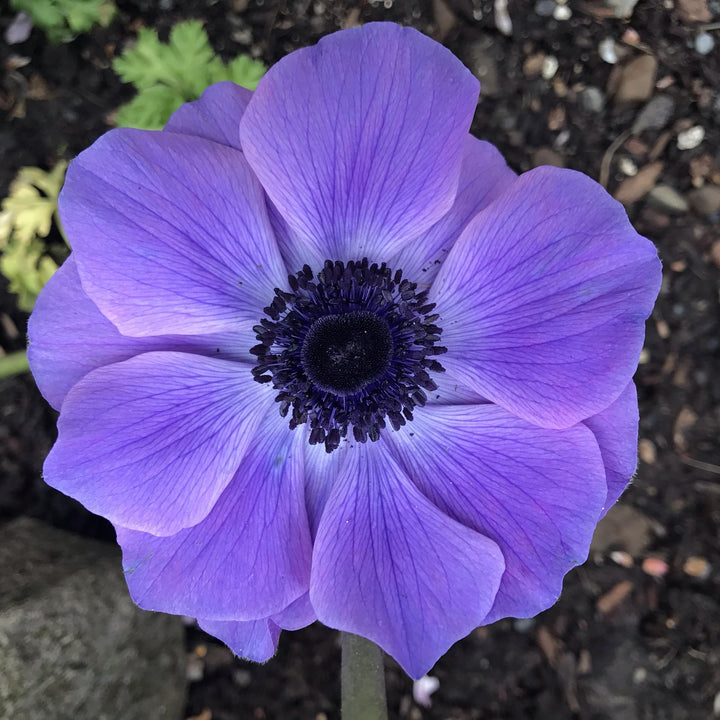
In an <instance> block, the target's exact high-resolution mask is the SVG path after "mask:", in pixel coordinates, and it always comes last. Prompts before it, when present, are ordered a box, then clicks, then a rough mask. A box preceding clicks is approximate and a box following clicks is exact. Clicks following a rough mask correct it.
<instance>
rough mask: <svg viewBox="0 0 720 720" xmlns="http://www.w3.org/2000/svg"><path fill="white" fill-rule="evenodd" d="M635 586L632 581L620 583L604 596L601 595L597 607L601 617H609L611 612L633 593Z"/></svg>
mask: <svg viewBox="0 0 720 720" xmlns="http://www.w3.org/2000/svg"><path fill="white" fill-rule="evenodd" d="M633 588H634V585H633V584H632V582H631V581H630V580H623V581H622V582H619V583H618V584H617V585H615V587H613V588H611V589H610V590H608V591H607V592H606V593H605V594H604V595H601V596H600V597H599V598H598V600H597V602H596V603H595V607H596V608H597V611H598V612H599V613H600V614H601V615H607V613H609V612H610V611H611V610H614V609H615V608H616V607H617V606H618V605H619V604H620V603H621V602H622V601H623V600H624V599H625V598H626V597H627V596H628V595H630V593H631V592H632V591H633Z"/></svg>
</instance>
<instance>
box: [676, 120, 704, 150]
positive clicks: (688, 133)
mask: <svg viewBox="0 0 720 720" xmlns="http://www.w3.org/2000/svg"><path fill="white" fill-rule="evenodd" d="M704 139H705V128H704V127H703V126H702V125H695V126H693V127H691V128H688V129H687V130H683V131H682V132H681V133H678V136H677V146H678V149H679V150H693V149H694V148H696V147H697V146H698V145H700V143H701V142H702V141H703V140H704Z"/></svg>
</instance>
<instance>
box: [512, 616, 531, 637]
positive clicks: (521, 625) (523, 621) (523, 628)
mask: <svg viewBox="0 0 720 720" xmlns="http://www.w3.org/2000/svg"><path fill="white" fill-rule="evenodd" d="M534 627H535V618H517V619H515V620H513V629H514V630H515V632H519V633H526V632H530V631H531V630H532V629H533V628H534Z"/></svg>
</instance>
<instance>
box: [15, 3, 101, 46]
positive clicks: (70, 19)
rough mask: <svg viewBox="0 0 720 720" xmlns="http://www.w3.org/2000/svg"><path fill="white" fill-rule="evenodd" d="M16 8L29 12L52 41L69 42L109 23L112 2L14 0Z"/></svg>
mask: <svg viewBox="0 0 720 720" xmlns="http://www.w3.org/2000/svg"><path fill="white" fill-rule="evenodd" d="M10 4H11V5H12V7H13V9H15V10H18V11H24V12H26V13H28V14H29V15H30V16H31V17H32V19H33V22H34V23H35V25H37V26H38V27H39V28H41V29H42V30H44V31H45V34H46V35H47V36H48V38H49V39H50V41H51V42H55V43H57V42H66V41H69V40H72V39H73V38H74V37H75V35H78V34H79V33H84V32H88V30H91V29H92V28H93V26H94V25H102V26H103V27H105V26H107V25H109V24H110V22H111V20H112V18H113V15H114V14H115V5H114V4H113V3H112V2H111V0H11V1H10Z"/></svg>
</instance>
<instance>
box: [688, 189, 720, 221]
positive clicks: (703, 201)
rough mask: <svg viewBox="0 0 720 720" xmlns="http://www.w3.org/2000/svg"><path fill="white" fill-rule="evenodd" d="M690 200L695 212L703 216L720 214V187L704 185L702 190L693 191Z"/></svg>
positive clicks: (689, 194)
mask: <svg viewBox="0 0 720 720" xmlns="http://www.w3.org/2000/svg"><path fill="white" fill-rule="evenodd" d="M688 200H689V201H690V205H691V206H692V208H693V210H695V212H698V213H700V214H701V215H715V214H717V213H720V187H718V186H717V185H703V186H702V187H701V188H697V189H695V190H691V191H690V192H689V193H688Z"/></svg>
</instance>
